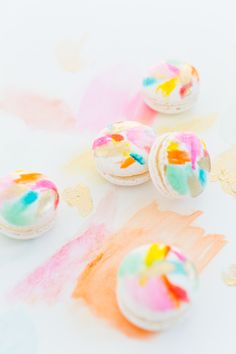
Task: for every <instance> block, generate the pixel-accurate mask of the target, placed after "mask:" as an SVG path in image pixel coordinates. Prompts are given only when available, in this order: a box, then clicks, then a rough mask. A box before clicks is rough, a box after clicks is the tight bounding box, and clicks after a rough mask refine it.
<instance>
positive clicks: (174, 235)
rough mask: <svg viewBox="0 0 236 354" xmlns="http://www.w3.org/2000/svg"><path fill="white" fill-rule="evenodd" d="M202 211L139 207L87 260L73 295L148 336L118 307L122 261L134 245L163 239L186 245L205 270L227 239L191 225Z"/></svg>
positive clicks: (131, 332)
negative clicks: (178, 212) (93, 255)
mask: <svg viewBox="0 0 236 354" xmlns="http://www.w3.org/2000/svg"><path fill="white" fill-rule="evenodd" d="M200 215H201V212H195V213H193V214H192V215H179V214H177V213H175V212H172V211H160V210H159V208H158V206H157V204H156V203H152V204H150V205H149V206H147V207H146V208H144V209H141V210H139V211H138V212H137V213H136V214H135V215H134V216H133V217H132V218H131V219H130V220H129V221H128V222H127V224H126V225H125V226H124V227H123V228H122V229H121V230H120V231H119V232H117V233H116V234H114V235H113V236H112V237H111V238H109V239H108V240H107V241H106V242H105V244H104V246H103V247H102V248H101V250H100V252H98V253H97V255H96V257H95V258H94V259H93V261H92V262H91V263H90V264H88V266H87V267H86V269H85V270H84V272H83V273H82V274H81V275H80V277H79V279H78V282H77V285H76V287H75V289H74V292H73V298H74V299H83V300H84V302H85V303H86V304H87V305H88V306H89V308H90V309H91V310H92V312H93V313H95V314H96V315H97V316H98V317H100V318H103V319H106V320H107V321H108V322H109V323H111V324H112V325H113V326H115V327H116V328H118V329H119V330H120V331H121V332H123V333H125V334H126V335H128V336H132V337H139V338H140V337H146V336H147V335H149V333H147V332H146V331H143V330H141V329H139V328H137V327H135V326H133V325H132V324H131V323H129V322H128V321H127V320H126V319H125V318H124V317H123V316H122V315H121V312H120V311H119V309H118V306H117V302H116V294H115V289H116V274H117V271H118V268H119V265H120V263H121V261H122V259H123V257H124V256H125V255H126V254H127V253H128V252H129V251H130V250H132V249H133V248H135V247H138V246H139V245H143V244H147V243H151V242H164V243H167V244H171V245H173V246H176V247H179V248H181V249H183V251H184V253H185V254H187V255H188V257H189V258H190V259H191V260H192V261H193V262H194V263H195V265H196V267H197V269H198V271H201V270H203V269H204V268H205V267H206V266H207V264H208V263H209V262H210V261H211V259H212V258H213V257H215V256H216V254H217V253H218V252H219V251H220V250H221V249H222V247H223V246H224V245H225V243H226V241H225V239H224V237H223V236H222V235H218V234H211V235H205V231H204V229H202V228H199V227H196V226H192V223H193V222H194V221H195V220H196V219H197V218H198V217H199V216H200ZM94 294H96V296H94Z"/></svg>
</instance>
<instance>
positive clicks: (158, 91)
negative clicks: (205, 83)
mask: <svg viewBox="0 0 236 354" xmlns="http://www.w3.org/2000/svg"><path fill="white" fill-rule="evenodd" d="M142 88H143V97H144V101H145V102H146V104H147V105H148V106H150V107H151V108H152V109H154V110H156V111H158V112H162V113H180V112H183V111H186V110H188V109H190V108H191V107H192V106H193V104H194V103H195V101H196V100H197V97H198V93H199V75H198V72H197V70H196V69H195V67H194V66H192V65H190V64H187V63H182V62H177V61H166V62H162V63H160V64H158V65H156V66H155V67H153V68H151V69H150V70H149V71H148V72H147V74H146V76H145V77H144V79H143V85H142Z"/></svg>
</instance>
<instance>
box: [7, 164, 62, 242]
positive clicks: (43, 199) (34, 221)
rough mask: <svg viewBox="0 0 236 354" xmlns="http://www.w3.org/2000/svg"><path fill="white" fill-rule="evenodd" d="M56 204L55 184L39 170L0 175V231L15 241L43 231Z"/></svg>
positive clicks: (33, 236) (57, 196)
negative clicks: (0, 176)
mask: <svg viewBox="0 0 236 354" xmlns="http://www.w3.org/2000/svg"><path fill="white" fill-rule="evenodd" d="M58 203H59V194H58V191H57V187H56V186H55V184H54V183H53V182H52V181H51V180H50V179H48V178H47V177H45V176H44V175H42V174H41V173H38V172H30V171H24V170H18V171H16V172H13V173H12V174H10V175H8V176H6V177H2V178H0V234H2V235H5V236H8V237H10V238H14V239H17V240H27V239H32V238H36V237H38V236H40V235H42V234H44V233H45V232H46V231H48V230H49V229H50V228H51V227H52V225H53V223H54V220H55V216H56V211H57V207H58Z"/></svg>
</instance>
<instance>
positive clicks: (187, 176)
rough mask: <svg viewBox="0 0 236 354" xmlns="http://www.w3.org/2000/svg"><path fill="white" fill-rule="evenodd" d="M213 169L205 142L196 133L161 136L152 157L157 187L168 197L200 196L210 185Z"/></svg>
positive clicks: (153, 176) (150, 169)
mask: <svg viewBox="0 0 236 354" xmlns="http://www.w3.org/2000/svg"><path fill="white" fill-rule="evenodd" d="M210 169H211V162H210V157H209V153H208V151H207V148H206V145H205V143H204V141H203V140H201V139H200V138H198V137H197V136H196V135H195V134H194V133H189V132H181V133H179V132H175V133H167V134H163V135H161V136H159V137H158V138H157V140H156V141H155V143H154V144H153V146H152V149H151V152H150V156H149V172H150V175H151V179H152V182H153V184H154V185H155V187H156V188H157V190H158V191H159V192H161V193H162V194H163V195H164V196H166V197H168V198H183V197H193V198H194V197H197V196H198V195H200V194H201V193H202V192H203V191H204V189H205V187H206V184H207V178H208V173H209V172H210Z"/></svg>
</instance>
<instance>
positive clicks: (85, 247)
mask: <svg viewBox="0 0 236 354" xmlns="http://www.w3.org/2000/svg"><path fill="white" fill-rule="evenodd" d="M108 206H109V207H108ZM115 206H116V193H115V190H112V191H110V192H108V193H107V194H106V195H105V197H104V198H102V200H101V201H100V203H99V205H98V206H97V209H96V212H95V213H94V214H93V215H92V216H91V218H90V219H89V221H88V223H87V226H84V231H82V232H80V233H79V234H78V235H77V236H76V237H74V238H73V239H72V240H70V241H68V242H67V243H66V244H65V245H64V246H62V247H61V248H60V249H59V250H58V251H57V252H56V253H55V254H54V255H53V256H51V257H50V258H49V259H48V260H46V261H45V262H44V263H43V264H42V265H41V266H39V267H37V268H36V269H35V270H34V271H33V272H31V273H30V274H29V275H27V276H26V277H25V278H24V279H23V280H22V281H20V282H19V283H18V284H16V286H14V287H13V288H12V289H10V291H9V292H8V293H7V295H6V299H7V301H10V302H26V303H48V304H53V303H55V302H56V301H58V300H60V299H61V298H63V295H64V296H65V293H66V291H67V289H68V287H69V286H70V284H72V285H74V282H75V281H76V279H77V277H78V272H79V271H80V268H81V267H82V266H83V264H84V263H85V262H86V263H87V262H88V261H89V260H90V259H92V258H93V255H94V254H93V252H95V251H96V250H97V249H98V248H99V247H100V246H101V244H102V243H103V241H104V240H105V238H106V237H107V236H108V235H109V234H110V232H111V229H112V223H113V222H114V217H115V210H116V209H115Z"/></svg>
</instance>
